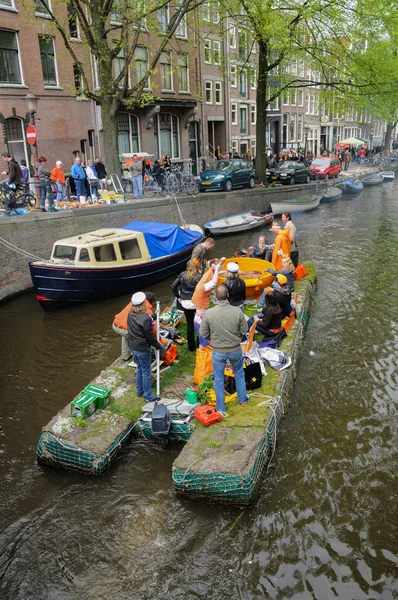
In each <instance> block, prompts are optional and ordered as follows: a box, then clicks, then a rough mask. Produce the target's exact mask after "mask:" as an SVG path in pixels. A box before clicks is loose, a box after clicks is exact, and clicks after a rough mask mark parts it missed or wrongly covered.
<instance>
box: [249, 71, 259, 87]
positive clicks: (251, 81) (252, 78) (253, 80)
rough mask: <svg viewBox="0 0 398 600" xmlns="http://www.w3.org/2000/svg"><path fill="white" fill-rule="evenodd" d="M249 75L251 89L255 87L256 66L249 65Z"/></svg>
mask: <svg viewBox="0 0 398 600" xmlns="http://www.w3.org/2000/svg"><path fill="white" fill-rule="evenodd" d="M249 75H250V87H251V89H252V90H255V89H256V88H257V69H256V67H251V68H250V71H249Z"/></svg>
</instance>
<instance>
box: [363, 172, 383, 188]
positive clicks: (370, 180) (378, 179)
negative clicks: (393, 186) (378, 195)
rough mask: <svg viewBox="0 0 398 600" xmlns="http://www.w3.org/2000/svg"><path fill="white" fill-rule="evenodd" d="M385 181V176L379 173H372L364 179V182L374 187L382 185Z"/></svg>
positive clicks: (367, 185) (365, 184)
mask: <svg viewBox="0 0 398 600" xmlns="http://www.w3.org/2000/svg"><path fill="white" fill-rule="evenodd" d="M383 182H384V178H383V177H382V176H381V175H380V174H379V173H377V175H370V176H369V177H365V179H363V180H362V183H363V185H364V186H366V187H374V186H376V185H381V184H382V183H383Z"/></svg>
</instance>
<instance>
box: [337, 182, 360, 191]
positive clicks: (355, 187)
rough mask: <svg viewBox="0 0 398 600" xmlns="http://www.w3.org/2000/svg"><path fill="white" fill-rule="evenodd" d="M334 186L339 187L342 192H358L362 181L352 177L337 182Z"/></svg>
mask: <svg viewBox="0 0 398 600" xmlns="http://www.w3.org/2000/svg"><path fill="white" fill-rule="evenodd" d="M336 187H338V188H340V189H341V190H342V192H343V194H359V192H362V190H363V183H362V181H355V180H354V179H346V181H342V182H341V183H338V184H337V185H336Z"/></svg>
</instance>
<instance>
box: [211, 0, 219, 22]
mask: <svg viewBox="0 0 398 600" xmlns="http://www.w3.org/2000/svg"><path fill="white" fill-rule="evenodd" d="M211 8H212V10H211V13H212V14H211V20H212V21H213V23H214V25H217V24H218V23H219V22H220V9H219V4H218V0H213V2H212V3H211Z"/></svg>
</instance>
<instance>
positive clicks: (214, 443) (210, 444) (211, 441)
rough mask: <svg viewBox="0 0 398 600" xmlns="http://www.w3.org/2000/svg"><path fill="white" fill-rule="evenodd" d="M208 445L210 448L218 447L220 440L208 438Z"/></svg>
mask: <svg viewBox="0 0 398 600" xmlns="http://www.w3.org/2000/svg"><path fill="white" fill-rule="evenodd" d="M208 445H209V446H210V448H219V447H220V446H221V442H214V441H213V440H210V442H209V444H208Z"/></svg>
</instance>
